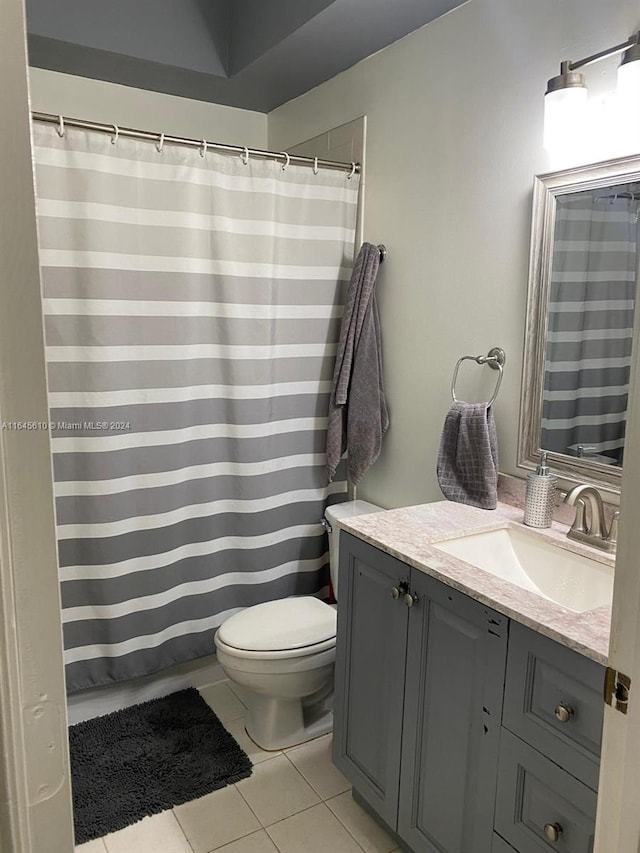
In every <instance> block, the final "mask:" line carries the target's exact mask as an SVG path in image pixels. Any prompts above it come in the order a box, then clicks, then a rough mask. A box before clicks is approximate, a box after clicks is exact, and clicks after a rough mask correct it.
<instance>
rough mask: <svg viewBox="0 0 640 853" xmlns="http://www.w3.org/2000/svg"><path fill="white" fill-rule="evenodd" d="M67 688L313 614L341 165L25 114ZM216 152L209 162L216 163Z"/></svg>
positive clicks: (349, 243) (348, 251) (324, 488)
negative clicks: (249, 623) (308, 599)
mask: <svg viewBox="0 0 640 853" xmlns="http://www.w3.org/2000/svg"><path fill="white" fill-rule="evenodd" d="M35 119H36V120H35V121H34V125H33V133H34V157H35V169H36V191H37V213H38V228H39V240H40V258H41V264H42V282H43V308H44V323H45V342H46V358H47V370H48V386H49V407H50V419H51V425H50V427H51V437H52V451H53V470H54V481H55V501H56V516H57V538H58V552H59V564H60V583H61V595H62V607H63V611H62V618H63V631H64V649H65V651H64V654H65V667H66V679H67V691H68V693H70V694H73V693H79V692H81V691H84V690H87V689H89V688H95V687H100V686H105V685H114V684H117V683H119V682H124V681H127V680H129V679H134V678H138V677H141V676H148V675H151V674H154V673H157V672H159V671H161V670H165V669H166V668H168V667H171V666H173V665H175V664H180V663H184V662H187V661H192V660H195V659H198V658H201V657H204V656H207V655H211V654H212V653H213V651H214V647H213V634H214V632H215V629H216V628H217V627H218V626H219V625H220V624H221V623H222V622H223V621H224V620H225V619H226V618H227V617H229V616H230V615H232V614H234V613H235V612H237V611H238V610H239V609H242V608H245V607H248V606H250V605H253V604H256V603H260V602H264V601H268V600H271V599H275V598H283V597H287V596H291V595H302V594H304V595H318V596H321V597H326V595H327V585H328V553H327V541H326V535H325V534H324V530H323V527H322V525H321V523H320V520H321V519H322V517H323V512H324V509H325V507H326V505H327V503H332V502H336V501H341V500H344V499H345V498H346V490H347V483H346V473H345V470H344V462H342V463H341V465H340V468H339V470H338V472H337V475H336V477H335V478H334V479H333V481H332V482H331V484H328V483H327V475H326V469H325V437H326V427H327V413H328V407H329V390H330V384H331V378H332V373H333V363H334V358H335V354H336V348H337V342H338V336H339V330H340V322H341V317H342V310H343V309H342V305H343V303H344V293H345V289H346V284H347V282H348V280H349V277H350V274H351V269H352V265H353V256H354V240H355V231H356V216H357V206H358V186H359V180H360V175H359V171H358V170H357V169H356V167H355V165H354V166H351V165H350V166H345V165H344V164H336V163H333V164H332V163H329V162H324V161H318V160H317V158H315V159H314V158H305V157H294V156H289V155H267V153H266V152H256V151H252V150H249V149H234V148H233V147H231V146H216V145H213V144H211V143H209V142H207V141H206V140H203V141H202V142H201V143H198V142H196V141H194V140H179V139H175V138H173V137H168V136H166V137H165V135H164V134H152V133H146V132H132V131H123V130H121V129H120V128H118V127H115V126H114V127H109V126H98V125H86V124H84V123H83V122H73V121H69V120H67V121H66V122H65V120H64V119H58V118H57V117H53V116H44V115H36V116H35ZM220 149H222V150H220Z"/></svg>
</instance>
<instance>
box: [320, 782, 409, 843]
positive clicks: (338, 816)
mask: <svg viewBox="0 0 640 853" xmlns="http://www.w3.org/2000/svg"><path fill="white" fill-rule="evenodd" d="M346 793H347V791H343V792H342V794H336V796H335V797H331V799H332V800H334V799H336V798H337V797H342V796H343V795H344V794H346ZM352 797H353V795H352ZM325 806H326V807H327V808H328V809H329V811H330V812H331V814H332V815H333V816H334V817H335V819H336V820H337V821H338V823H339V824H340V826H342V827H344V829H345V830H346V831H347V832H348V834H349V835H350V836H351V838H353V840H354V841H355V843H356V844H357V845H358V847H359V848H360V849H361V850H364V853H367V851H366V850H365V848H364V847H363V846H362V844H360V842H359V841H358V839H357V838H356V837H355V835H354V834H353V832H351V830H350V829H349V827H348V826H347V824H346V823H345V822H344V821H343V820H341V819H340V815H337V814H336V813H335V812H334V810H333V809H332V808H331V806H330V805H329V801H328V800H327V801H325ZM392 840H393V839H392ZM392 851H393V848H392Z"/></svg>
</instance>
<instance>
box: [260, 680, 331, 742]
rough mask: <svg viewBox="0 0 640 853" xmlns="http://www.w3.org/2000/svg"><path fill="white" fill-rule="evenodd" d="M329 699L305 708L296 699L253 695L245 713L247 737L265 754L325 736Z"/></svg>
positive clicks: (329, 706) (329, 726)
mask: <svg viewBox="0 0 640 853" xmlns="http://www.w3.org/2000/svg"><path fill="white" fill-rule="evenodd" d="M331 698H332V697H328V698H327V699H326V700H324V701H322V702H316V703H314V704H312V705H307V706H305V705H304V703H303V702H301V701H300V700H299V699H279V698H275V697H273V696H264V695H262V694H259V693H254V694H253V696H252V697H251V702H250V707H249V712H248V714H247V721H246V726H245V727H246V730H247V734H248V735H249V737H250V738H251V740H252V741H254V742H255V743H257V744H258V746H259V747H260V748H261V749H265V750H268V751H272V750H279V749H287V748H288V747H290V746H297V745H298V744H301V743H305V742H306V741H308V740H313V738H317V737H320V736H321V735H326V734H328V733H329V732H330V731H333V710H332V704H333V703H332V702H331Z"/></svg>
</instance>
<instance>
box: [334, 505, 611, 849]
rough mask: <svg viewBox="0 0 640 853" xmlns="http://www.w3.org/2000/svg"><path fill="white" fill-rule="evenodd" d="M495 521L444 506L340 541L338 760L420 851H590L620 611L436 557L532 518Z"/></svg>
mask: <svg viewBox="0 0 640 853" xmlns="http://www.w3.org/2000/svg"><path fill="white" fill-rule="evenodd" d="M496 513H497V515H496V514H494V513H487V512H485V511H482V510H473V509H471V508H469V507H460V506H459V505H455V504H449V503H447V502H443V503H440V504H430V505H426V506H424V507H413V508H408V509H406V510H393V511H391V512H387V513H379V514H376V515H370V516H367V517H363V518H361V519H354V520H353V521H352V522H351V523H350V524H349V525H347V526H348V527H349V528H350V532H345V531H343V532H342V534H341V540H340V549H341V561H340V589H341V594H340V599H339V607H338V640H337V652H336V695H335V728H334V747H333V748H334V762H335V763H336V765H337V766H338V767H339V769H340V770H341V771H342V772H343V773H344V774H345V776H347V778H348V779H349V780H350V781H351V782H352V784H353V789H354V796H355V797H356V799H357V800H358V801H359V802H361V803H362V804H363V805H364V806H365V807H366V808H367V809H368V810H370V811H371V812H373V813H374V814H375V815H376V816H377V817H378V818H379V819H380V820H381V821H382V822H383V823H384V824H385V825H386V827H387V828H388V829H390V830H391V831H392V833H394V834H395V835H396V837H397V838H398V839H400V841H401V842H402V843H403V845H405V846H406V847H407V848H408V849H409V850H411V851H414V853H513V851H519V853H538V851H539V852H540V853H543V851H546V853H548V851H549V850H552V849H558V850H562V851H570V853H589V852H590V851H591V850H592V846H593V831H594V824H595V811H596V800H597V794H596V791H597V785H598V770H599V754H600V738H601V729H602V718H603V684H604V672H605V667H604V664H605V661H606V646H607V643H608V619H609V608H608V607H607V606H600V607H596V608H594V609H593V610H591V611H584V610H583V611H581V612H574V611H570V610H568V609H567V608H565V607H560V606H558V605H557V604H556V603H554V602H553V601H546V600H544V599H541V598H540V596H538V595H535V594H534V593H533V592H532V591H531V590H529V591H526V590H522V589H518V588H517V587H515V586H514V585H513V584H512V583H510V582H507V581H504V580H502V579H498V578H495V577H493V576H491V575H489V574H488V573H487V572H485V571H480V570H478V569H477V568H475V567H473V566H471V565H470V564H468V563H466V562H464V561H462V560H460V559H458V558H456V557H454V556H452V555H450V554H447V553H445V552H442V551H439V550H438V549H437V541H438V540H439V539H440V540H442V539H452V538H455V537H456V536H457V535H459V534H460V531H461V530H462V531H464V533H465V534H466V535H468V534H469V533H470V532H473V531H474V530H480V529H489V528H491V527H492V526H493V527H500V525H502V526H503V527H504V526H512V527H515V526H517V519H518V518H521V511H518V510H513V508H506V507H501V508H500V509H499V510H498V511H496ZM429 520H430V521H431V522H432V524H431V531H430V532H428V533H426V532H425V531H429V527H428V526H426V525H425V522H428V521H429ZM474 525H475V527H474ZM562 533H563V531H562V530H560V529H556V530H555V531H554V530H552V531H550V532H549V533H548V534H547V536H548V537H551V538H553V537H554V536H556V537H557V538H558V541H560V540H559V536H560V535H562ZM533 535H536V534H533ZM538 536H539V537H541V538H542V537H543V536H544V534H538ZM365 540H368V541H365ZM434 543H436V544H435V545H434ZM561 544H562V545H564V543H561ZM570 548H571V550H572V551H575V550H576V548H575V547H574V546H573V545H572V546H570ZM601 559H606V558H601ZM608 559H609V566H608V569H607V566H606V563H605V562H602V563H601V565H602V567H603V570H605V571H606V570H609V569H610V571H611V573H612V571H613V568H612V561H611V559H610V558H608ZM491 605H492V606H491ZM563 625H564V627H563Z"/></svg>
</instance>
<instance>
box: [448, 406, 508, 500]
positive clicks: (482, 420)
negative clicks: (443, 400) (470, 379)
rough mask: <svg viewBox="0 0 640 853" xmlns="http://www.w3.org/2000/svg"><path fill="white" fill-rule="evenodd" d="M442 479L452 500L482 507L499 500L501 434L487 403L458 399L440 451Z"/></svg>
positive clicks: (451, 411) (450, 416)
mask: <svg viewBox="0 0 640 853" xmlns="http://www.w3.org/2000/svg"><path fill="white" fill-rule="evenodd" d="M437 473H438V483H439V484H440V488H441V489H442V493H443V494H444V496H445V497H446V498H448V499H449V500H450V501H455V502H456V503H461V504H469V505H470V506H477V507H480V508H481V509H495V508H496V505H497V502H498V438H497V435H496V424H495V420H494V418H493V412H492V411H491V409H490V408H489V406H488V405H487V403H454V404H453V405H452V406H451V408H450V409H449V411H448V412H447V417H446V418H445V422H444V429H443V430H442V438H441V440H440V450H439V452H438V465H437Z"/></svg>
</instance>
